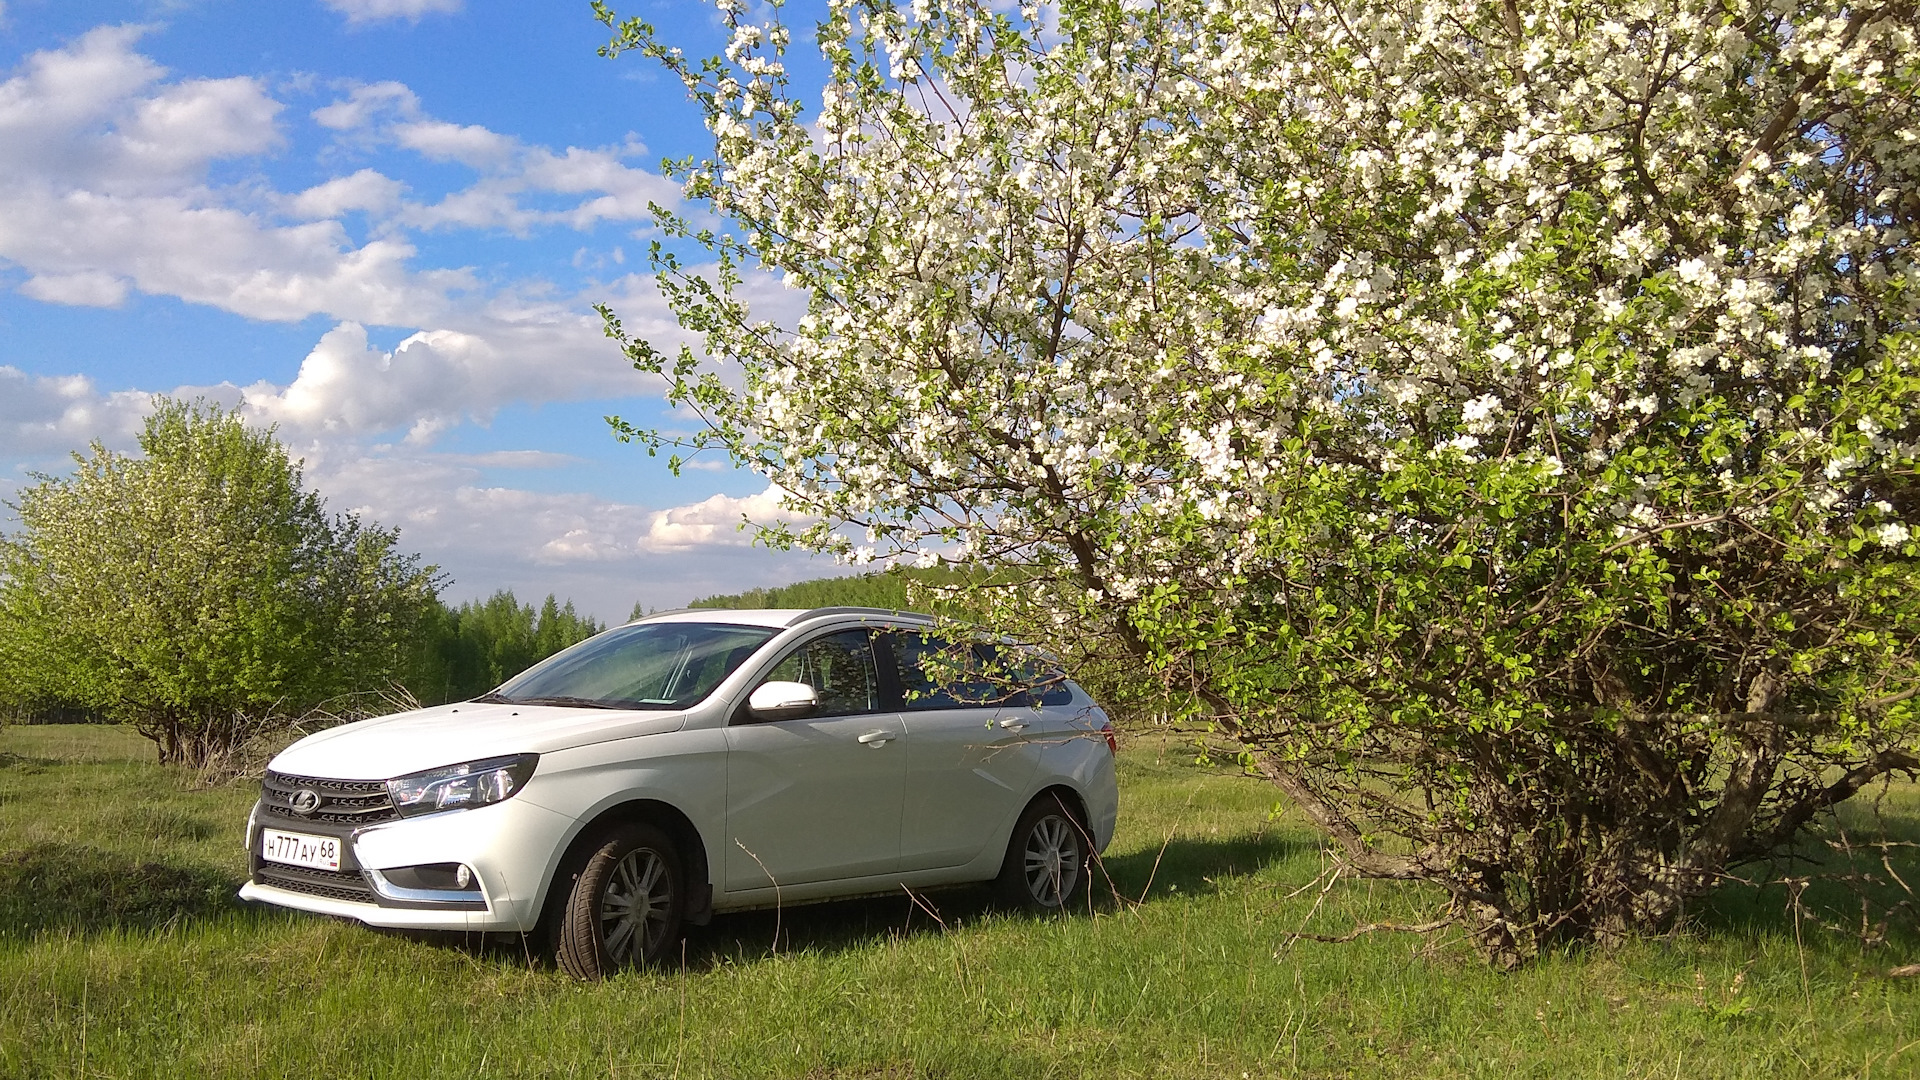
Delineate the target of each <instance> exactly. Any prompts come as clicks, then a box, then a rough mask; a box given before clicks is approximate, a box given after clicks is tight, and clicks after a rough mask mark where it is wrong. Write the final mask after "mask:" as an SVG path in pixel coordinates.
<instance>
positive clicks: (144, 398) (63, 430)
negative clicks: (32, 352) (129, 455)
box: [0, 366, 152, 458]
mask: <svg viewBox="0 0 1920 1080" xmlns="http://www.w3.org/2000/svg"><path fill="white" fill-rule="evenodd" d="M151 400H152V395H151V394H148V393H145V392H143V391H136V390H127V391H120V392H117V393H102V392H101V391H100V390H99V388H98V387H96V386H95V385H94V382H93V380H92V379H89V378H87V377H86V376H85V375H53V376H48V375H30V374H28V373H26V372H24V371H21V370H20V369H18V368H14V367H4V366H0V455H5V456H7V457H12V458H44V457H47V456H50V455H55V454H63V453H66V452H68V451H71V450H78V449H80V448H82V447H84V446H86V445H87V444H88V443H89V442H91V441H93V440H95V439H99V440H101V441H103V442H106V443H108V444H109V445H113V446H124V445H128V444H130V443H131V442H132V441H133V436H134V433H136V432H138V431H139V430H140V424H141V422H142V421H143V420H144V419H145V417H146V415H147V411H148V409H149V407H150V404H149V403H150V402H151Z"/></svg>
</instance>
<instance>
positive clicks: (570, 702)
mask: <svg viewBox="0 0 1920 1080" xmlns="http://www.w3.org/2000/svg"><path fill="white" fill-rule="evenodd" d="M502 700H508V701H511V702H512V703H513V704H515V705H562V706H566V707H568V708H576V709H618V708H620V707H621V706H619V705H609V704H608V703H606V702H604V701H600V700H598V699H596V698H583V697H564V696H556V697H523V698H510V699H502Z"/></svg>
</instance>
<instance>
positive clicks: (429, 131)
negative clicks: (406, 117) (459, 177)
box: [393, 120, 516, 169]
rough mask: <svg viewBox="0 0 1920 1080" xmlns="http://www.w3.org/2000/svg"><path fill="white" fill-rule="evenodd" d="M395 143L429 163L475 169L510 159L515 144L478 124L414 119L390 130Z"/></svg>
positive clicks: (503, 162)
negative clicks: (447, 162) (457, 163)
mask: <svg viewBox="0 0 1920 1080" xmlns="http://www.w3.org/2000/svg"><path fill="white" fill-rule="evenodd" d="M393 137H394V140H395V141H396V142H398V143H399V144H400V145H401V146H404V147H406V148H407V149H409V150H412V151H414V152H415V153H417V154H419V155H421V156H422V157H425V158H428V159H429V160H432V161H457V162H459V163H460V164H462V165H465V166H468V167H469V168H474V169H489V168H497V167H499V166H501V165H504V164H506V162H507V161H508V159H510V158H511V157H512V156H513V152H514V150H515V148H516V147H515V141H514V140H513V139H510V138H508V137H506V136H505V135H502V134H500V133H498V132H494V131H488V130H487V129H486V128H484V127H481V126H480V125H479V124H466V125H461V124H449V123H447V122H445V121H444V120H413V121H409V122H407V123H404V124H397V125H395V126H394V129H393Z"/></svg>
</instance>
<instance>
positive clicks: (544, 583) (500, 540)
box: [308, 447, 840, 621]
mask: <svg viewBox="0 0 1920 1080" xmlns="http://www.w3.org/2000/svg"><path fill="white" fill-rule="evenodd" d="M308 452H309V458H308V461H309V465H310V468H309V472H308V475H309V477H310V478H311V479H312V481H313V482H314V484H315V486H316V487H317V488H318V489H319V490H320V491H322V492H324V493H325V494H326V495H327V496H328V499H329V506H331V507H333V508H335V509H342V510H344V509H349V508H351V509H353V510H355V511H356V512H359V513H361V514H363V515H364V516H366V517H367V518H370V519H372V520H375V521H378V522H380V523H381V524H383V525H388V526H392V527H397V528H399V529H400V543H401V546H402V547H403V548H404V549H406V550H408V551H419V552H422V553H423V554H424V555H425V556H426V558H427V559H428V561H431V562H436V563H439V564H440V565H441V566H442V567H443V568H444V569H445V570H446V571H447V572H449V573H450V574H451V575H452V576H453V578H454V582H455V585H454V588H453V589H452V590H450V592H449V594H448V595H449V597H450V598H452V599H454V600H459V599H463V598H467V597H475V596H483V595H486V594H487V593H490V592H492V591H493V590H494V589H498V588H511V589H513V590H515V592H516V593H517V594H518V595H519V596H521V597H522V598H523V599H526V598H537V597H540V596H544V595H546V594H547V593H549V592H552V593H556V594H558V595H559V596H562V597H571V598H572V599H573V600H574V602H575V603H576V604H577V605H578V606H580V608H581V609H582V610H583V611H586V612H589V613H591V614H594V615H596V616H597V617H599V618H601V619H603V620H609V621H620V620H623V619H625V617H626V615H627V611H628V609H629V608H630V607H631V606H632V604H633V602H634V601H635V600H639V601H641V602H643V603H645V604H647V605H648V606H651V607H656V608H671V607H679V606H681V605H683V604H685V603H686V602H687V601H689V600H692V599H694V598H696V597H700V596H710V595H714V594H717V593H731V592H738V591H740V590H741V589H747V588H752V587H754V586H758V585H777V584H784V583H786V582H789V581H794V580H796V579H799V578H804V577H815V576H820V575H823V574H831V573H836V572H840V571H839V570H838V568H837V567H836V566H835V565H834V564H833V563H832V561H831V560H829V559H826V558H814V557H812V556H809V555H806V554H804V553H799V552H770V551H766V550H765V549H756V548H749V547H746V546H745V544H744V542H743V541H741V540H740V539H738V537H737V536H736V535H735V534H732V533H731V532H728V533H726V534H725V535H724V536H723V535H720V534H719V533H718V532H716V534H715V540H714V542H712V543H705V544H700V543H686V544H677V545H671V546H657V545H655V544H653V543H651V542H650V539H649V535H650V530H651V528H652V524H653V522H655V521H656V520H658V519H659V518H660V517H661V516H662V515H663V514H665V515H668V516H672V515H681V514H683V512H687V511H691V510H693V508H692V507H682V508H679V509H676V510H669V511H653V510H649V509H648V508H646V507H643V506H638V505H635V504H632V503H624V502H619V501H615V500H609V499H604V498H598V497H595V496H592V495H586V494H581V493H552V492H533V491H525V490H520V489H515V488H505V487H494V486H487V485H484V484H483V483H482V482H481V479H480V473H479V471H478V469H477V468H474V467H473V464H477V463H466V462H461V461H459V460H458V459H457V458H455V457H454V456H453V455H444V454H411V453H408V452H406V451H404V450H401V451H397V452H394V453H390V454H381V455H368V456H355V457H352V458H348V459H345V460H339V461H335V460H334V458H335V457H336V456H337V455H336V454H335V453H334V452H333V451H328V450H326V449H324V448H323V447H315V448H312V449H310V450H309V451H308ZM759 498H760V497H759V496H750V497H748V498H746V499H740V500H734V502H736V503H738V504H740V505H742V506H746V505H754V506H758V505H759V504H758V503H756V502H755V500H756V499H759ZM708 502H712V500H708ZM697 505H705V504H697ZM722 512H723V511H720V510H713V511H712V513H714V514H718V513H722ZM716 520H717V519H716Z"/></svg>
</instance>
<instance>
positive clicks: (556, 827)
mask: <svg viewBox="0 0 1920 1080" xmlns="http://www.w3.org/2000/svg"><path fill="white" fill-rule="evenodd" d="M932 625H933V624H932V620H930V619H927V618H925V617H923V616H915V615H905V614H900V613H896V612H886V611H878V610H872V609H864V608H821V609H816V610H813V611H774V610H769V611H723V610H706V611H684V612H674V613H670V614H665V615H657V616H653V617H650V618H646V619H641V620H638V621H635V622H632V623H629V624H627V625H625V626H621V627H617V628H615V629H612V630H609V631H607V632H606V633H604V634H600V635H599V636H597V637H594V638H591V639H589V640H587V641H583V642H581V643H580V644H578V645H575V646H573V647H572V648H570V649H567V650H565V651H564V652H561V653H558V654H556V655H554V656H552V657H549V658H548V659H547V660H544V661H542V662H541V663H539V664H537V665H535V666H534V667H532V668H530V669H528V670H527V671H526V672H525V673H524V674H522V675H520V676H518V677H517V678H514V679H512V680H511V681H509V682H507V683H506V684H505V685H503V686H501V687H500V689H498V690H496V691H494V692H493V693H490V694H487V695H484V696H482V697H479V698H476V699H474V700H472V701H465V702H459V703H456V704H451V705H440V706H435V707H433V708H429V709H420V710H416V711H413V712H405V713H399V714H397V715H393V716H383V717H378V718H375V719H371V720H362V721H360V722H358V723H353V724H346V725H343V726H341V727H337V728H331V729H329V730H326V731H322V732H319V733H317V734H314V735H310V736H308V737H306V738H304V739H301V740H300V741H299V742H297V743H295V744H293V745H292V746H291V747H288V748H287V749H286V750H285V751H284V752H282V753H281V754H280V755H279V756H277V757H275V758H274V759H273V761H272V763H271V764H270V765H269V766H268V770H267V774H266V778H265V781H264V783H263V784H262V790H261V797H260V801H259V803H258V804H257V805H256V806H255V807H254V809H253V813H252V815H251V816H250V817H249V819H248V822H247V847H248V850H249V852H250V853H251V855H252V874H251V878H250V880H249V881H248V882H247V884H246V886H245V887H244V888H242V889H241V891H240V895H241V896H242V897H244V898H246V899H249V900H260V901H265V902H267V903H271V904H278V905H281V906H283V907H289V908H299V909H301V910H304V911H314V912H322V913H325V914H329V915H342V916H347V917H350V918H354V919H359V920H360V921H362V922H365V923H368V924H370V925H373V926H385V927H412V928H427V929H441V930H463V931H475V932H500V931H504V932H516V931H517V932H523V933H537V934H542V935H544V936H547V937H548V939H549V940H550V941H551V942H552V944H553V947H554V950H555V952H556V954H557V957H558V959H559V962H560V965H561V966H562V967H563V968H565V969H566V970H567V971H569V972H571V973H573V974H574V975H577V976H579V977H582V978H598V977H600V976H602V975H605V974H607V973H609V972H611V971H613V970H615V969H616V968H619V967H622V966H625V965H628V964H635V963H646V962H650V961H653V960H656V959H658V958H660V957H662V956H664V955H666V954H667V952H668V947H669V943H671V942H673V941H675V940H676V939H677V938H678V937H679V934H680V930H681V927H682V925H683V923H688V922H691V923H696V924H700V923H705V922H706V921H707V920H708V919H709V918H710V917H711V916H712V915H713V913H715V912H723V911H738V910H742V909H746V908H755V907H768V906H773V905H776V904H791V903H797V902H802V901H808V900H824V899H830V898H838V897H847V896H858V895H866V894H874V893H885V892H891V893H895V894H898V893H899V892H900V890H901V887H902V886H907V887H911V888H915V889H919V888H926V887H933V886H940V885H952V884H958V883H962V882H972V881H997V882H998V885H999V887H1000V889H1001V890H1002V892H1003V894H1004V895H1005V896H1006V897H1007V898H1009V899H1010V900H1012V901H1014V902H1016V903H1019V904H1022V905H1025V906H1027V907H1030V908H1035V909H1039V910H1059V909H1063V908H1067V907H1069V906H1071V905H1072V904H1073V903H1074V902H1075V899H1076V898H1077V897H1078V896H1080V895H1081V894H1082V892H1083V890H1085V889H1086V887H1087V877H1088V872H1089V867H1088V862H1089V860H1090V858H1091V857H1092V856H1093V855H1094V854H1096V853H1098V852H1100V851H1103V850H1105V848H1106V845H1107V842H1108V841H1109V840H1110V839H1111V838H1112V836H1113V827H1114V818H1115V815H1116V813H1117V811H1118V806H1119V795H1118V792H1117V790H1116V787H1115V783H1114V769H1113V749H1114V744H1113V729H1112V726H1111V724H1109V723H1108V721H1107V717H1106V714H1105V713H1104V712H1103V711H1101V709H1100V707H1099V706H1098V705H1097V704H1095V703H1094V701H1093V700H1092V699H1091V698H1090V697H1088V696H1087V694H1086V692H1085V691H1084V690H1082V689H1081V688H1080V687H1078V686H1076V685H1075V684H1073V683H1072V682H1070V681H1068V680H1066V679H1065V678H1064V677H1063V676H1061V675H1060V673H1059V672H1058V671H1055V670H1053V669H1051V668H1050V667H1049V666H1048V665H1046V664H1045V663H1043V662H1041V661H1040V660H1039V659H1038V658H1037V657H1035V656H1033V655H1032V654H1029V653H1026V652H1024V651H1019V650H1011V649H1000V648H996V647H995V646H992V645H986V644H980V643H962V644H959V645H957V646H956V645H953V644H949V643H947V642H944V641H941V640H939V639H937V638H935V637H933V636H932V635H931V633H930V628H931V627H932Z"/></svg>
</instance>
